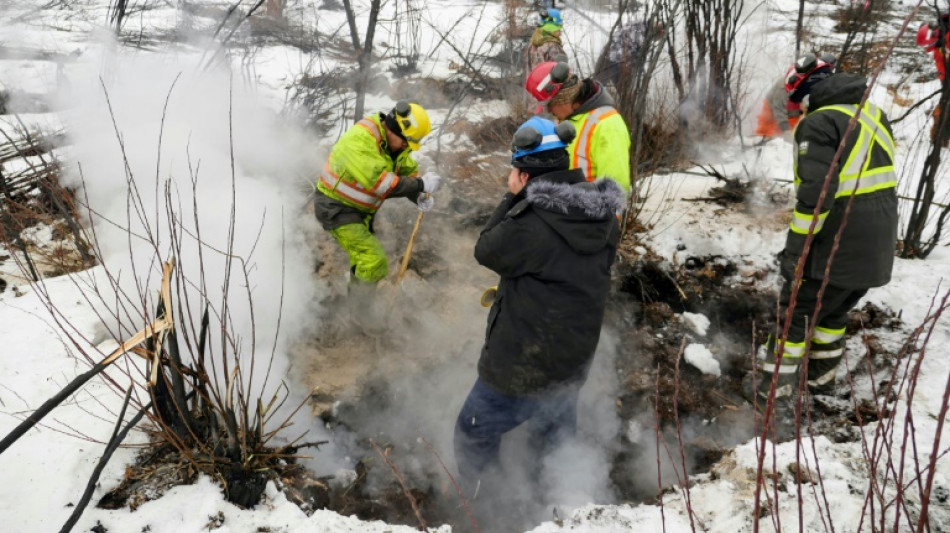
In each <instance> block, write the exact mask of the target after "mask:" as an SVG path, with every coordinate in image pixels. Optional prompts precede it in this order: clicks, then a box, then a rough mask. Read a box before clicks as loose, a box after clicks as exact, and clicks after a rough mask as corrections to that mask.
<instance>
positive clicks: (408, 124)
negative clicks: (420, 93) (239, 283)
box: [313, 100, 440, 329]
mask: <svg viewBox="0 0 950 533" xmlns="http://www.w3.org/2000/svg"><path fill="white" fill-rule="evenodd" d="M430 130H431V126H430V123H429V115H428V113H426V110H425V109H423V108H422V106H420V105H419V104H416V103H413V102H408V101H405V100H401V101H399V102H397V103H396V105H395V106H394V107H393V109H392V110H391V111H389V113H377V114H373V115H369V116H367V117H365V118H364V119H362V120H360V121H359V122H357V123H356V124H355V125H353V126H352V127H351V128H350V129H348V130H347V131H346V133H344V134H343V136H342V137H340V139H339V140H338V141H337V142H336V144H334V145H333V149H332V150H331V151H330V156H329V158H328V159H327V163H326V166H325V167H324V169H323V172H321V173H320V177H319V179H318V180H317V194H316V196H315V198H314V202H313V205H314V213H315V215H316V217H317V221H318V222H320V225H321V226H323V229H325V230H326V231H328V232H329V233H330V235H332V236H333V238H334V239H336V241H337V242H338V243H339V244H340V246H342V247H343V249H344V250H346V253H347V254H348V255H349V258H350V269H351V276H350V283H349V286H348V292H349V294H350V296H351V297H353V298H354V299H355V300H356V309H355V313H354V315H355V316H356V317H357V318H358V319H362V320H364V321H367V322H374V321H377V320H376V318H373V314H374V313H373V312H372V311H373V310H374V306H373V301H374V299H375V292H376V291H375V289H376V283H377V282H379V281H380V280H382V279H383V278H385V277H386V274H388V273H389V263H388V261H387V260H386V252H385V250H384V249H383V246H382V244H380V242H379V240H378V239H377V238H376V235H375V233H374V231H373V217H375V215H376V211H377V210H378V209H379V208H380V207H381V206H382V205H383V202H384V201H385V200H386V199H387V198H393V197H400V196H401V197H406V198H408V199H409V200H410V201H412V202H414V203H415V204H416V205H417V206H418V207H419V209H420V210H421V211H428V210H429V209H431V208H432V205H433V203H434V199H433V198H432V193H434V192H435V191H436V190H437V189H438V187H439V183H440V177H439V176H438V175H437V174H435V173H433V172H427V173H426V174H425V175H423V176H422V177H419V165H418V164H417V163H416V161H415V160H414V159H412V157H411V155H410V154H411V153H412V152H413V151H415V150H418V149H419V143H420V142H421V141H422V138H423V137H425V136H426V135H427V134H428V133H429V131H430ZM377 318H378V317H377ZM367 325H368V326H370V328H371V329H376V328H378V327H379V326H380V325H379V324H378V323H376V324H367Z"/></svg>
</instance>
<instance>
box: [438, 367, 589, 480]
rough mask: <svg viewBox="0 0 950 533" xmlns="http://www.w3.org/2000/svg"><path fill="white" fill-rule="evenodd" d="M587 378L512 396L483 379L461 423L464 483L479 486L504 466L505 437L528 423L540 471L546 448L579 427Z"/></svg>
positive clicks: (458, 450) (458, 444) (458, 446)
mask: <svg viewBox="0 0 950 533" xmlns="http://www.w3.org/2000/svg"><path fill="white" fill-rule="evenodd" d="M582 384H583V382H580V381H578V382H574V383H571V384H569V385H563V386H561V387H558V388H556V389H552V390H550V391H545V392H543V393H541V394H536V395H525V396H510V395H507V394H502V393H500V392H498V391H496V390H494V389H492V388H491V387H490V386H489V385H488V384H487V383H485V382H484V381H482V379H481V378H479V379H478V380H477V381H476V382H475V385H474V386H473V387H472V391H471V392H469V393H468V398H466V399H465V404H464V405H462V410H461V412H460V413H459V416H458V420H457V421H456V423H455V461H456V463H457V464H458V469H459V475H460V481H461V482H462V484H463V486H466V487H475V486H476V485H477V483H478V481H479V480H480V479H481V478H482V476H483V474H485V473H486V472H487V471H489V470H492V469H497V468H498V467H499V456H498V453H499V450H500V448H501V438H502V436H504V434H505V433H508V432H509V431H511V430H513V429H515V428H516V427H518V426H520V425H521V424H523V423H525V422H527V423H528V445H529V446H530V447H531V449H532V450H533V452H534V453H532V457H534V458H535V459H536V464H535V465H529V467H530V468H531V469H532V471H533V473H534V475H535V481H537V476H539V475H540V471H541V468H540V467H541V463H542V460H543V458H544V456H545V455H546V453H547V452H548V451H550V450H552V449H553V448H554V447H555V446H557V445H558V444H559V443H561V442H563V440H564V439H566V438H569V437H572V436H573V435H574V434H575V432H576V430H577V395H578V392H579V391H580V388H581V385H582Z"/></svg>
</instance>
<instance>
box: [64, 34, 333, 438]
mask: <svg viewBox="0 0 950 533" xmlns="http://www.w3.org/2000/svg"><path fill="white" fill-rule="evenodd" d="M83 59H84V61H83V63H82V64H81V65H80V66H79V67H77V68H76V69H74V70H73V71H72V72H71V74H70V80H69V82H70V83H69V92H68V94H67V93H63V94H60V95H59V99H60V100H61V102H60V105H61V106H63V107H64V108H68V111H66V112H65V116H66V118H65V124H66V127H67V132H68V134H69V136H70V138H71V140H72V145H71V147H70V156H71V157H70V158H69V160H68V161H69V163H68V166H67V168H66V174H67V176H68V177H69V179H71V180H72V185H75V186H81V192H80V193H79V195H78V196H79V198H80V202H81V203H82V204H85V203H86V200H87V199H88V206H84V207H80V211H81V212H85V213H86V214H87V215H88V216H89V219H90V222H91V224H92V226H93V228H94V231H95V242H96V245H97V246H98V247H99V249H100V252H101V257H102V262H103V265H104V268H105V269H106V270H108V271H109V272H110V273H111V274H112V276H114V277H115V278H117V279H119V281H120V284H119V287H118V293H119V294H120V295H121V296H113V295H110V294H109V293H108V292H105V293H103V295H102V296H103V298H102V301H103V307H104V308H105V309H108V310H107V311H104V314H107V315H112V316H114V317H115V318H116V320H115V323H113V324H107V326H108V327H109V328H110V332H111V333H112V335H113V336H115V337H116V338H120V340H122V339H124V338H127V336H128V335H129V334H130V333H132V332H134V331H136V330H138V329H139V328H141V327H142V326H144V325H145V323H146V322H145V317H144V315H146V314H149V315H151V314H152V313H153V312H154V309H155V306H156V303H157V298H156V293H157V290H158V288H159V284H160V280H161V264H160V263H161V262H163V261H167V260H169V259H175V261H176V262H177V265H176V273H175V275H176V280H177V284H178V285H177V286H178V287H179V290H180V291H181V294H182V297H181V299H180V301H176V302H174V303H175V305H176V306H180V307H181V308H182V309H183V310H184V314H185V319H184V323H179V324H176V328H177V329H178V331H179V332H187V333H190V334H191V335H192V336H194V335H195V333H196V332H197V330H198V327H199V325H198V324H199V320H200V317H201V313H202V312H203V309H204V305H205V303H206V301H207V303H208V304H210V306H211V312H210V318H211V325H210V328H209V331H210V332H211V335H209V354H208V355H209V356H210V357H214V358H217V360H218V361H220V359H221V357H222V355H223V356H224V357H227V358H228V361H229V366H230V367H231V368H233V367H234V365H235V364H240V365H241V370H242V375H243V377H244V387H245V390H246V393H245V394H248V395H252V397H254V398H256V397H262V398H263V399H264V402H265V405H266V402H267V401H268V400H269V399H270V398H271V396H272V395H273V394H274V393H275V392H276V391H277V387H278V386H279V385H280V380H282V379H284V378H285V376H286V373H287V368H288V366H289V363H288V357H287V350H288V347H289V346H290V344H291V343H292V342H294V341H295V340H296V339H297V338H298V337H299V335H301V334H302V333H303V332H304V331H306V329H307V328H308V326H310V325H312V324H313V322H314V319H315V318H316V317H317V316H318V315H319V314H320V309H319V307H318V305H317V304H316V303H315V302H316V301H317V298H318V296H319V294H318V289H317V286H316V285H315V281H314V280H315V277H314V275H313V270H314V269H313V265H314V262H315V260H316V258H315V257H313V255H312V251H311V248H310V247H308V246H306V245H305V242H304V240H303V235H304V234H305V232H306V231H311V230H312V228H311V229H308V228H307V225H308V224H309V225H313V221H312V218H311V217H309V216H305V214H304V213H303V212H302V211H303V208H304V206H305V205H306V204H305V202H306V200H307V198H308V195H309V193H310V190H308V189H309V187H308V186H307V184H306V183H305V181H306V179H307V178H308V177H309V176H310V175H312V171H313V170H314V169H315V168H317V167H316V165H317V164H318V162H319V161H320V159H319V154H317V153H315V152H316V151H315V150H314V149H313V146H315V144H314V142H313V140H312V139H310V138H308V136H307V135H306V134H305V132H304V130H302V129H301V128H300V127H298V126H297V125H296V124H294V123H293V122H290V121H288V120H286V119H281V118H280V117H278V115H277V114H276V113H275V112H273V111H272V110H270V109H267V108H266V107H265V106H264V105H263V104H262V103H261V102H260V101H259V99H258V98H257V97H256V96H255V95H254V94H253V93H252V92H250V91H248V90H245V87H244V86H243V85H242V84H241V82H240V81H238V80H239V77H238V76H234V75H232V73H230V72H228V71H227V70H225V69H222V68H212V69H205V68H203V67H202V65H201V64H200V59H199V58H198V57H196V56H195V55H182V54H174V53H163V54H143V53H141V52H139V53H130V52H127V51H124V50H122V49H120V48H116V47H113V46H111V45H110V44H109V43H106V44H105V45H104V46H103V47H102V48H101V49H100V51H99V52H98V53H93V54H86V55H85V56H84V58H83ZM79 102H81V103H82V106H77V105H76V104H77V103H79ZM86 207H88V211H87V209H86ZM229 263H230V266H229ZM229 270H230V277H229V278H227V277H226V276H228V272H229ZM245 274H246V276H245ZM175 286H176V285H175V284H174V283H173V292H174V287H175ZM105 289H106V287H100V290H105ZM202 293H203V294H204V297H203V296H202ZM205 297H206V300H205ZM225 301H227V302H228V303H227V304H225V303H224V302H225ZM120 308H121V309H120ZM152 318H154V317H152ZM175 319H176V321H178V320H179V317H178V316H176V317H175ZM222 331H226V332H227V337H225V336H224V335H222ZM222 352H223V353H222ZM272 353H273V354H274V357H273V361H270V355H271V354H272ZM220 372H221V371H220V370H219V374H218V375H217V376H214V378H216V379H217V380H218V382H219V383H220V382H221V381H222V380H223V379H224V378H225V376H224V375H223V374H221V373H220ZM265 375H266V376H269V380H268V381H267V382H266V383H265V382H264V379H265ZM252 376H253V381H252ZM290 388H291V390H293V389H294V387H293V386H292V385H291V386H290ZM296 403H299V400H296V401H294V400H291V401H288V402H287V406H290V404H296ZM293 406H294V407H295V406H296V405H293ZM277 419H281V417H280V416H277V417H275V420H277ZM298 430H302V429H301V428H299V427H297V428H295V429H294V433H299V431H298Z"/></svg>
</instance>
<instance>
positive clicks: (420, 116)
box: [393, 100, 432, 151]
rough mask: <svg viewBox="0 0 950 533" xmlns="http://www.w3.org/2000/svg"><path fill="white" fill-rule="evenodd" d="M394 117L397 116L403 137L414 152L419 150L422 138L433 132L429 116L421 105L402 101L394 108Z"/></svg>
mask: <svg viewBox="0 0 950 533" xmlns="http://www.w3.org/2000/svg"><path fill="white" fill-rule="evenodd" d="M393 115H395V119H396V123H397V124H399V130H400V131H401V133H402V136H403V137H404V138H405V139H406V142H407V143H409V148H410V149H412V150H414V151H417V150H419V143H420V142H422V138H423V137H425V136H426V135H428V134H429V132H430V131H432V125H431V124H430V123H429V114H428V113H426V110H425V109H423V108H422V106H421V105H419V104H416V103H414V102H409V101H406V100H400V101H398V102H396V106H395V107H393Z"/></svg>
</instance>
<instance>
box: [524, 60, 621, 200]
mask: <svg viewBox="0 0 950 533" xmlns="http://www.w3.org/2000/svg"><path fill="white" fill-rule="evenodd" d="M525 89H526V90H527V91H528V93H530V94H531V96H533V97H534V98H535V99H536V100H538V102H540V103H541V104H546V106H547V110H548V112H550V113H551V114H552V115H554V116H555V117H557V119H558V120H559V121H564V120H567V121H570V122H571V123H572V124H574V129H575V130H577V137H575V138H574V140H573V141H571V145H570V146H569V147H568V152H569V154H570V157H571V162H570V165H571V168H572V169H573V168H577V169H580V170H583V171H584V177H585V178H586V179H587V181H593V180H595V179H598V178H606V179H611V180H614V181H616V182H617V184H618V185H620V187H621V188H623V190H624V191H625V192H630V130H629V129H628V128H627V124H626V123H625V122H624V120H623V117H622V116H620V113H619V112H618V111H617V108H616V107H614V100H613V98H612V97H611V96H610V95H609V94H608V93H607V91H606V90H604V86H603V85H602V84H601V83H600V82H598V81H595V80H592V79H589V78H588V79H583V80H581V79H579V78H578V77H577V75H576V74H572V73H571V71H570V68H569V67H568V65H567V63H555V62H553V61H548V62H546V63H541V64H540V65H538V66H537V67H536V68H535V69H534V70H533V71H532V72H531V74H530V75H529V76H528V80H527V81H526V82H525Z"/></svg>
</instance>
